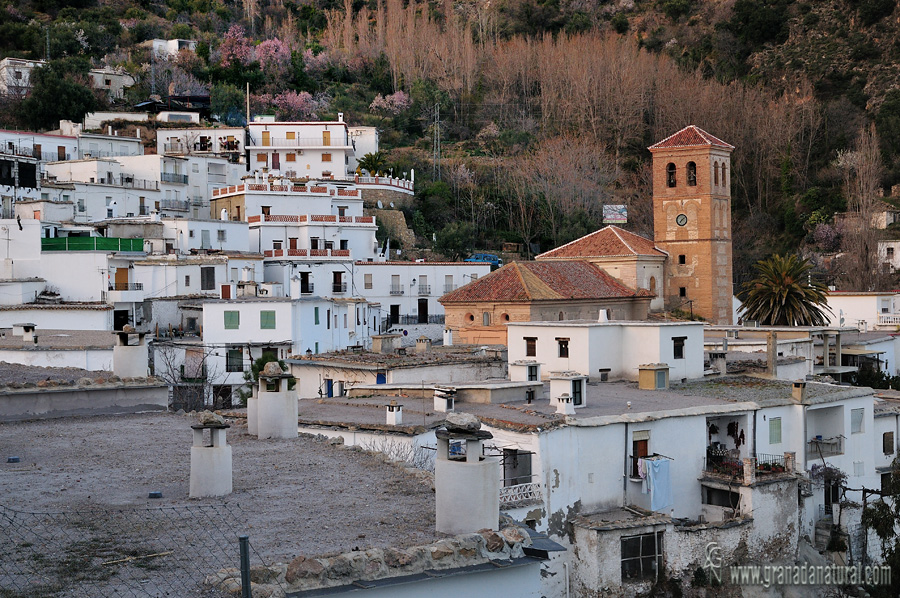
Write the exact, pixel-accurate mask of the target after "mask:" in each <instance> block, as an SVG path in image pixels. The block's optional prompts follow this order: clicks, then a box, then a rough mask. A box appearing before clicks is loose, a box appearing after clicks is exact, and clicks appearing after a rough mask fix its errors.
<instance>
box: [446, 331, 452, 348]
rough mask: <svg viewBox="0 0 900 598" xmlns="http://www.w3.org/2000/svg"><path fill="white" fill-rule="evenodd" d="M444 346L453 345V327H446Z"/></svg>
mask: <svg viewBox="0 0 900 598" xmlns="http://www.w3.org/2000/svg"><path fill="white" fill-rule="evenodd" d="M444 346H445V347H451V346H453V329H452V328H445V329H444Z"/></svg>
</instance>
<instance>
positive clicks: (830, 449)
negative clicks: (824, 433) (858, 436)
mask: <svg viewBox="0 0 900 598" xmlns="http://www.w3.org/2000/svg"><path fill="white" fill-rule="evenodd" d="M843 454H844V437H843V436H832V437H831V438H822V437H821V436H816V437H815V438H813V439H812V440H810V441H809V442H807V443H806V459H807V461H808V460H810V459H817V458H819V457H834V456H837V455H843Z"/></svg>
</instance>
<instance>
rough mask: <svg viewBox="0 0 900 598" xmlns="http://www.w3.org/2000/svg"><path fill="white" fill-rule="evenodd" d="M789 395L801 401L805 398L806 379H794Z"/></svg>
mask: <svg viewBox="0 0 900 598" xmlns="http://www.w3.org/2000/svg"><path fill="white" fill-rule="evenodd" d="M791 396H792V397H794V399H796V400H797V401H799V402H801V403H802V402H803V401H804V399H806V380H794V384H793V386H792V387H791Z"/></svg>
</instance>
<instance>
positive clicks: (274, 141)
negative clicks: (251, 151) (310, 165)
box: [250, 137, 350, 147]
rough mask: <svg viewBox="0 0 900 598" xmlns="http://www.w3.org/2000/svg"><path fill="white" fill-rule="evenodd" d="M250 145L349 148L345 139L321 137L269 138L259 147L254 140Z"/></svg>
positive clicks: (263, 140)
mask: <svg viewBox="0 0 900 598" xmlns="http://www.w3.org/2000/svg"><path fill="white" fill-rule="evenodd" d="M250 144H251V146H256V147H350V143H349V142H348V141H347V140H345V139H338V138H335V139H323V138H322V137H297V138H295V139H287V138H284V137H270V138H269V139H268V143H266V140H265V139H260V141H259V145H256V143H255V140H251V142H250Z"/></svg>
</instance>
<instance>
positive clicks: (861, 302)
mask: <svg viewBox="0 0 900 598" xmlns="http://www.w3.org/2000/svg"><path fill="white" fill-rule="evenodd" d="M882 305H884V306H886V307H887V308H888V311H887V312H885V313H888V314H892V313H895V309H894V293H883V294H880V293H879V294H871V295H869V294H866V295H862V294H861V295H854V294H851V293H830V294H829V295H828V308H829V309H830V310H831V311H832V313H830V314H829V313H828V312H827V311H826V312H825V315H826V317H828V319H829V325H830V326H860V328H861V327H862V324H861V321H864V322H865V323H866V326H867V327H868V329H869V330H872V328H873V327H874V326H875V324H877V323H878V316H879V315H880V314H882V313H883V312H882ZM842 314H843V318H844V323H843V324H841V323H840V320H841V315H842Z"/></svg>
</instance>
